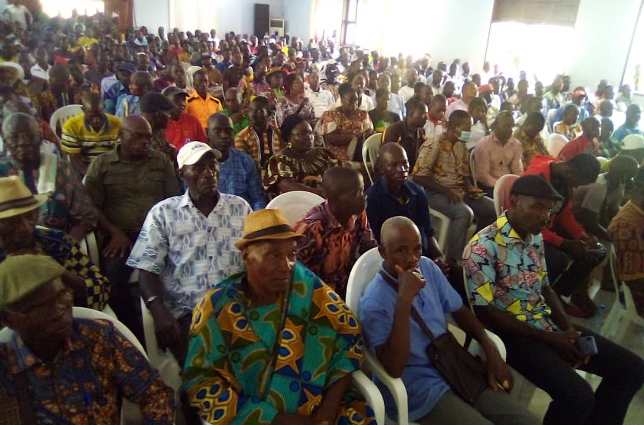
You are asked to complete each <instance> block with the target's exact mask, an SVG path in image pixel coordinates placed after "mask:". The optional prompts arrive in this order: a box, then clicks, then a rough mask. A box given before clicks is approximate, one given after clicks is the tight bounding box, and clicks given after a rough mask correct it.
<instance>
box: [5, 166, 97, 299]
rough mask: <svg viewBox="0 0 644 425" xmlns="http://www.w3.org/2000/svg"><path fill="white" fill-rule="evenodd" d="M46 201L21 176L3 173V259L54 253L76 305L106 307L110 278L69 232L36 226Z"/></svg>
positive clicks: (45, 196)
mask: <svg viewBox="0 0 644 425" xmlns="http://www.w3.org/2000/svg"><path fill="white" fill-rule="evenodd" d="M45 202H47V195H45V194H43V195H32V193H31V192H29V189H27V187H26V186H25V185H24V183H22V181H21V180H20V179H19V178H18V177H16V176H11V177H0V210H1V212H0V261H3V260H4V259H5V257H8V256H13V255H20V254H26V253H34V254H45V255H48V256H50V257H53V258H54V259H55V260H56V261H57V262H58V263H59V264H61V265H62V266H63V267H65V270H66V271H65V273H64V275H63V280H64V282H65V284H66V285H67V286H69V287H70V288H72V289H73V290H74V305H77V306H80V307H88V308H93V309H95V310H103V309H104V308H105V306H106V305H107V301H108V300H109V296H110V282H109V281H108V280H107V279H106V278H105V276H103V274H101V272H100V271H99V269H98V267H97V266H96V265H94V264H92V262H91V260H90V259H89V258H88V257H87V256H86V255H84V254H83V253H81V251H80V246H79V244H78V242H76V241H74V240H73V239H72V238H71V237H70V236H69V235H67V234H65V233H64V232H61V231H60V230H56V229H48V228H46V227H41V226H36V223H37V222H38V208H39V207H40V206H41V205H43V204H44V203H45Z"/></svg>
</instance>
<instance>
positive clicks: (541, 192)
mask: <svg viewBox="0 0 644 425" xmlns="http://www.w3.org/2000/svg"><path fill="white" fill-rule="evenodd" d="M510 194H512V195H525V196H532V197H534V198H539V199H551V200H553V201H562V200H563V197H562V196H561V195H560V194H559V192H557V191H556V190H555V188H554V187H552V185H551V184H550V183H549V182H548V181H546V179H544V178H543V177H542V176H540V175H537V174H530V175H527V176H521V177H519V178H518V179H516V180H515V182H514V184H513V185H512V189H510Z"/></svg>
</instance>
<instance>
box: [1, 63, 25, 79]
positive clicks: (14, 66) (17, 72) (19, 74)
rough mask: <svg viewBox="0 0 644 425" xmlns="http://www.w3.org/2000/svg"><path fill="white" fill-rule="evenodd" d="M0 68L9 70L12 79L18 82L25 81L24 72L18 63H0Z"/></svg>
mask: <svg viewBox="0 0 644 425" xmlns="http://www.w3.org/2000/svg"><path fill="white" fill-rule="evenodd" d="M0 68H7V69H10V70H11V72H13V75H14V77H13V78H14V79H16V80H18V79H20V80H24V79H25V71H24V69H22V66H20V64H19V63H15V62H2V63H0Z"/></svg>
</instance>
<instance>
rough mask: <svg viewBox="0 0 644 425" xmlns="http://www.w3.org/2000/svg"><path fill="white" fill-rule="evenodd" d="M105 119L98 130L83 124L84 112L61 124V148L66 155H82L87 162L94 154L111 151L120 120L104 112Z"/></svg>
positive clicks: (119, 127)
mask: <svg viewBox="0 0 644 425" xmlns="http://www.w3.org/2000/svg"><path fill="white" fill-rule="evenodd" d="M105 116H106V117H107V121H106V122H105V124H104V125H103V127H102V128H101V129H100V130H99V131H95V130H94V129H93V128H91V127H88V126H87V125H86V124H85V114H80V115H76V116H75V117H72V118H70V119H68V120H67V122H65V125H63V137H62V140H61V142H60V147H61V150H62V151H63V152H64V153H66V154H68V155H82V156H84V157H85V159H86V160H87V161H88V162H89V161H91V160H92V158H94V157H95V156H98V155H100V154H102V153H105V152H111V151H112V150H113V149H114V146H115V145H116V142H117V141H118V138H119V131H120V130H121V120H120V119H119V118H118V117H115V116H114V115H111V114H105Z"/></svg>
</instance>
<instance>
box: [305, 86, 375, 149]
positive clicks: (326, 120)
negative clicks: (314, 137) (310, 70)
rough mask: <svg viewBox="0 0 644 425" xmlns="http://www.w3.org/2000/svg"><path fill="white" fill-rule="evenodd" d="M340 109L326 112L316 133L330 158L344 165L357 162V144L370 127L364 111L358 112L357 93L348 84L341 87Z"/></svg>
mask: <svg viewBox="0 0 644 425" xmlns="http://www.w3.org/2000/svg"><path fill="white" fill-rule="evenodd" d="M338 92H339V93H340V103H341V105H340V106H339V107H337V108H335V109H333V110H330V111H326V112H325V113H323V114H322V116H321V117H320V121H318V123H317V126H316V132H317V133H318V134H320V135H321V136H322V137H324V142H325V143H326V146H327V147H328V148H329V150H330V151H331V152H332V153H333V155H334V156H335V157H336V158H338V159H339V160H343V161H360V160H361V155H362V153H361V151H360V149H359V145H360V142H361V141H362V140H364V139H365V138H366V137H367V136H369V134H370V133H371V132H373V124H372V123H371V119H370V118H369V114H368V113H367V112H366V111H361V110H360V109H359V108H358V106H359V105H358V99H359V97H358V92H357V90H356V89H354V88H353V87H351V85H350V84H348V83H343V84H340V87H339V88H338Z"/></svg>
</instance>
